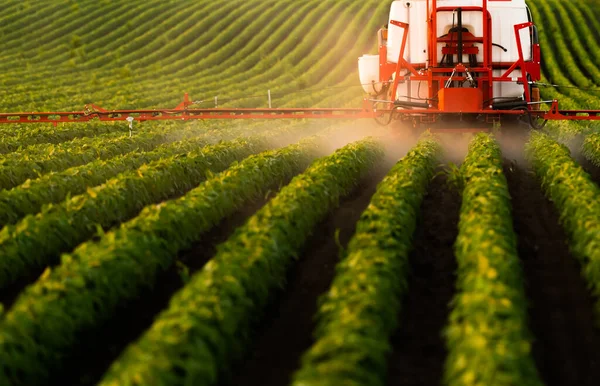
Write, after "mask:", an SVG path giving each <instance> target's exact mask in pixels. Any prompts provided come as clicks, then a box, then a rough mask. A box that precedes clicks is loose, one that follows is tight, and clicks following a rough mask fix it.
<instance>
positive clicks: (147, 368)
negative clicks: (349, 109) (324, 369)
mask: <svg viewBox="0 0 600 386" xmlns="http://www.w3.org/2000/svg"><path fill="white" fill-rule="evenodd" d="M382 155H383V151H382V146H381V145H379V144H378V143H376V142H375V141H373V140H371V139H365V140H362V141H359V142H356V143H353V144H350V145H347V146H345V147H343V148H342V149H339V150H337V151H336V152H334V153H333V154H332V155H330V156H327V157H324V158H321V159H319V160H317V161H315V162H314V163H313V164H312V165H311V166H310V167H309V168H308V169H307V170H306V171H305V172H304V173H303V174H301V175H299V176H297V177H295V178H294V179H293V180H292V181H291V182H290V184H288V185H287V186H285V187H284V188H283V189H282V190H281V191H280V193H279V194H278V195H277V196H276V197H275V198H273V199H272V200H271V201H270V202H269V203H268V204H267V205H265V206H264V207H263V208H262V209H260V210H259V211H258V212H257V213H256V214H255V215H254V216H252V217H251V218H250V219H249V220H248V221H247V222H246V224H245V225H243V226H242V227H239V228H237V229H236V231H235V232H234V234H233V235H232V236H231V237H230V238H229V239H228V240H227V241H226V242H225V243H223V244H221V245H220V246H219V247H218V249H217V250H218V252H217V254H216V256H215V257H214V258H213V259H212V260H211V261H210V262H209V263H207V264H206V265H205V266H204V268H203V269H202V270H201V271H200V272H198V273H197V274H195V275H194V276H192V278H191V280H190V282H189V283H188V284H187V285H186V286H185V287H184V288H183V289H182V290H181V291H179V292H178V293H177V294H175V296H173V298H172V299H171V302H170V304H169V307H168V308H167V309H166V310H165V311H164V312H162V313H161V314H160V315H159V316H158V317H157V319H156V320H155V322H154V324H153V325H152V327H151V328H150V329H149V330H148V331H147V332H146V333H145V334H144V335H143V336H142V337H141V339H140V340H139V341H138V342H137V343H135V344H133V345H132V346H130V347H129V348H128V349H126V351H125V352H124V354H123V355H122V356H121V357H120V358H119V359H118V360H117V361H116V362H115V363H114V364H113V366H112V367H111V369H110V370H109V371H108V373H107V374H106V375H105V378H104V380H103V381H102V382H101V384H103V385H134V384H138V385H143V384H148V383H152V384H155V385H173V384H194V385H213V384H215V383H216V382H217V380H218V377H219V375H222V373H223V372H224V371H226V369H229V367H230V366H231V365H232V361H233V360H234V359H235V358H236V357H237V356H238V355H239V354H241V353H242V352H243V351H244V348H245V347H247V343H248V342H247V338H248V337H249V335H250V331H251V329H252V326H253V325H254V323H256V322H257V321H258V320H259V319H260V316H261V314H262V312H263V310H264V308H265V306H266V304H267V301H268V299H269V295H270V293H272V291H273V290H274V289H276V288H277V287H280V286H283V285H284V282H285V277H286V271H287V269H288V268H289V266H290V265H291V264H292V262H293V260H294V258H295V257H297V255H298V252H299V249H300V248H301V246H302V245H303V244H304V242H305V240H306V239H307V238H308V236H309V234H310V233H311V231H312V229H313V228H314V226H315V225H316V224H317V223H318V222H319V221H321V220H322V219H323V218H324V217H325V216H326V215H327V213H328V212H329V211H330V210H331V209H332V208H333V207H335V206H336V205H337V203H338V201H339V200H340V198H342V197H343V196H345V195H346V194H348V193H349V192H350V191H351V190H352V188H353V187H354V186H356V184H357V183H358V181H359V179H360V178H361V177H362V176H364V175H366V173H368V172H369V170H370V169H371V168H372V167H373V166H374V164H375V163H376V162H377V161H378V160H380V159H381V158H382Z"/></svg>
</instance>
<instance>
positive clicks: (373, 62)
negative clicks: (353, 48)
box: [358, 55, 383, 95]
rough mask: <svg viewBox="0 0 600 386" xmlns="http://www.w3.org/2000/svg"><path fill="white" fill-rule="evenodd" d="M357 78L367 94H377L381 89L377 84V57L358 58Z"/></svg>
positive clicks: (379, 83) (364, 56) (365, 56)
mask: <svg viewBox="0 0 600 386" xmlns="http://www.w3.org/2000/svg"><path fill="white" fill-rule="evenodd" d="M358 76H359V77H360V84H361V85H362V87H363V90H365V92H366V93H367V94H371V95H377V94H379V92H380V91H381V89H382V87H383V84H382V83H381V82H379V55H363V56H361V57H360V58H358Z"/></svg>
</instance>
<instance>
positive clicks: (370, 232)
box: [292, 139, 441, 386]
mask: <svg viewBox="0 0 600 386" xmlns="http://www.w3.org/2000/svg"><path fill="white" fill-rule="evenodd" d="M440 150H441V149H440V145H439V144H438V143H437V142H435V141H434V140H433V139H424V140H421V141H420V142H419V143H418V144H417V146H416V147H415V148H414V149H413V150H411V151H410V152H409V153H408V154H407V155H406V156H405V157H404V158H403V159H402V160H401V161H399V162H398V163H397V164H396V166H394V167H393V168H392V170H391V171H390V172H389V173H388V175H387V176H386V177H385V179H384V180H383V181H382V182H381V183H380V184H379V186H378V188H377V191H376V193H375V195H374V196H373V198H372V199H371V202H370V204H369V206H368V207H367V209H366V210H365V212H363V214H362V215H361V218H360V220H359V222H358V224H357V227H356V233H355V235H354V236H353V238H352V240H351V241H350V244H349V246H348V250H347V252H346V255H345V257H344V258H343V259H342V261H341V262H340V263H338V265H337V266H336V276H335V278H334V280H333V284H332V285H331V288H330V289H329V291H328V292H327V293H326V294H325V295H323V296H322V297H321V300H320V302H319V304H320V306H319V311H318V313H317V317H318V325H317V328H316V331H315V333H314V336H315V343H314V344H313V345H312V347H311V348H310V349H309V350H308V352H307V353H305V354H304V355H303V358H302V367H301V369H300V370H299V371H298V372H296V374H295V375H294V381H293V382H292V384H293V385H297V386H310V385H357V386H358V385H365V386H367V385H369V386H375V385H385V376H386V375H387V371H386V368H387V356H386V354H387V352H388V351H389V350H390V344H389V339H390V337H391V334H392V333H393V331H394V330H395V329H396V327H397V324H398V321H397V316H398V311H399V310H400V308H401V301H402V295H403V294H404V292H405V291H406V289H407V275H408V271H407V270H408V254H409V251H410V248H411V244H412V240H411V239H412V234H413V232H414V230H415V227H416V222H417V217H418V213H419V210H420V206H421V201H422V199H423V196H424V195H425V192H426V190H427V186H428V185H429V182H430V181H431V178H432V177H433V173H434V171H435V167H436V166H437V159H438V156H439V153H440Z"/></svg>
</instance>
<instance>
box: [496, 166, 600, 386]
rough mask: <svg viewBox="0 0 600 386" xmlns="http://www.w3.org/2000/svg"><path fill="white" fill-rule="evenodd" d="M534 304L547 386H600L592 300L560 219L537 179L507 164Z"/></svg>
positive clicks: (533, 324)
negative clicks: (599, 384) (599, 382)
mask: <svg viewBox="0 0 600 386" xmlns="http://www.w3.org/2000/svg"><path fill="white" fill-rule="evenodd" d="M504 173H505V175H506V178H507V181H508V186H509V191H510V195H511V197H512V208H513V224H514V229H515V232H516V233H517V238H518V240H517V241H518V251H519V256H520V258H521V261H522V267H523V273H524V277H525V292H526V295H527V299H528V302H529V324H530V329H531V332H532V334H533V336H534V339H535V341H534V344H533V356H534V359H535V361H536V365H537V368H538V371H539V373H540V376H541V378H542V379H543V381H544V382H545V384H546V385H547V386H554V385H556V386H559V385H560V386H564V385H578V386H585V385H590V386H591V385H597V384H598V380H599V379H600V350H599V349H598V347H600V334H599V333H598V330H597V329H596V328H595V326H594V315H593V299H592V296H591V294H590V293H589V292H588V290H587V288H586V285H585V282H584V279H583V278H582V277H581V274H580V272H581V267H580V265H579V263H578V262H577V260H576V259H575V257H573V256H572V255H571V253H570V251H569V248H568V244H567V239H566V235H565V233H564V231H563V229H562V227H561V226H560V224H559V216H558V213H557V211H556V209H555V207H554V205H553V203H552V202H550V201H549V200H548V199H546V198H545V196H544V194H543V192H542V190H541V187H540V184H539V183H538V181H536V179H535V176H534V175H533V174H532V173H531V172H529V171H528V170H526V169H524V168H523V167H522V166H519V165H518V164H515V163H508V162H506V163H505V168H504Z"/></svg>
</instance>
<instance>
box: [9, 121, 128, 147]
mask: <svg viewBox="0 0 600 386" xmlns="http://www.w3.org/2000/svg"><path fill="white" fill-rule="evenodd" d="M119 132H121V133H122V134H124V133H125V132H127V127H126V126H124V125H123V124H121V125H114V124H109V125H106V124H94V123H86V124H73V125H72V126H67V127H52V126H47V125H41V124H40V125H23V124H11V125H0V154H6V153H10V152H14V151H17V150H19V149H21V148H25V147H27V146H30V145H37V144H40V143H60V142H64V141H69V140H72V139H74V138H81V137H91V136H96V135H101V134H107V133H119Z"/></svg>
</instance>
